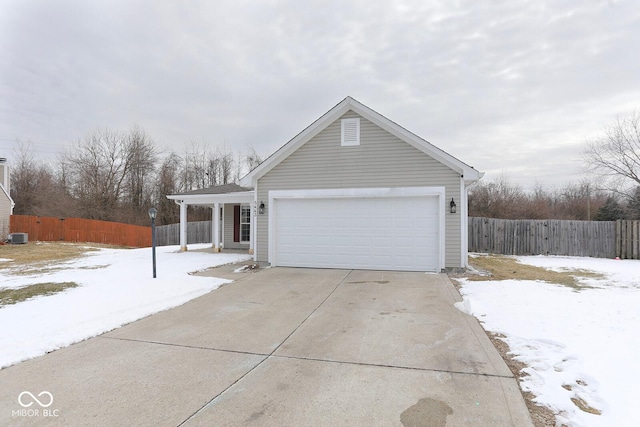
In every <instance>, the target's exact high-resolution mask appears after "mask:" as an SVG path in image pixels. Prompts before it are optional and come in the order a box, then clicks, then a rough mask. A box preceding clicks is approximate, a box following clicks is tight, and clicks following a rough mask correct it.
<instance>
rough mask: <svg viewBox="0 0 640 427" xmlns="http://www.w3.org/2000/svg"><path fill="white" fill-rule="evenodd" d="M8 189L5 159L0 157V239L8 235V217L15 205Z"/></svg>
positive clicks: (7, 169)
mask: <svg viewBox="0 0 640 427" xmlns="http://www.w3.org/2000/svg"><path fill="white" fill-rule="evenodd" d="M10 191H11V188H10V186H9V167H8V165H7V159H5V158H3V157H0V241H4V240H6V239H7V236H8V235H9V218H10V217H11V215H12V214H13V207H14V206H15V203H14V202H13V199H11V196H10V194H11V193H10Z"/></svg>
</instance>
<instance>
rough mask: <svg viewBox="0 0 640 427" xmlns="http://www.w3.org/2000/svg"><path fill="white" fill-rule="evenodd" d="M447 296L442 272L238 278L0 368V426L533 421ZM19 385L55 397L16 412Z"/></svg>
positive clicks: (477, 331)
mask: <svg viewBox="0 0 640 427" xmlns="http://www.w3.org/2000/svg"><path fill="white" fill-rule="evenodd" d="M225 271H226V272H228V271H229V270H228V269H227V270H225V269H221V270H219V271H214V272H212V273H211V274H212V275H219V276H221V275H225V274H228V273H226V272H225ZM458 300H459V296H458V294H457V292H456V291H455V289H454V288H453V286H452V285H451V283H450V281H449V279H448V278H447V276H446V275H443V274H424V273H404V272H376V271H347V270H315V269H293V268H272V269H266V270H263V271H260V272H257V273H251V274H245V275H242V277H241V278H240V279H239V280H237V281H236V282H234V283H232V284H230V285H226V286H224V287H222V288H220V289H218V290H216V291H214V292H211V293H209V294H207V295H205V296H202V297H200V298H198V299H195V300H193V301H191V302H189V303H187V304H184V305H182V306H180V307H177V308H175V309H172V310H167V311H165V312H161V313H158V314H156V315H153V316H150V317H147V318H145V319H142V320H140V321H137V322H134V323H132V324H130V325H127V326H125V327H123V328H120V329H117V330H114V331H112V332H109V333H107V334H104V335H102V336H99V337H96V338H93V339H89V340H87V341H84V342H81V343H78V344H75V345H72V346H70V347H67V348H64V349H61V350H59V351H56V352H53V353H51V354H48V355H46V356H43V357H40V358H37V359H33V360H30V361H27V362H24V363H21V364H18V365H16V366H13V367H10V368H7V369H4V370H1V371H0V384H1V387H0V425H97V426H102V425H105V426H106V425H109V426H118V425H122V426H124V425H127V426H130V425H138V426H156V427H158V426H189V427H192V426H244V425H256V426H324V425H326V426H405V427H407V426H445V425H446V426H527V425H532V424H531V420H530V417H529V413H528V411H527V409H526V406H525V404H524V401H523V399H522V397H521V395H520V392H519V390H518V387H517V384H516V380H515V379H514V378H513V376H512V375H511V372H510V371H509V369H508V368H507V366H506V365H505V364H504V362H503V361H502V359H501V358H500V356H499V354H498V353H497V352H496V350H495V349H494V348H493V346H492V345H491V343H490V341H489V340H488V338H487V337H486V335H485V333H484V331H483V330H482V328H481V327H480V325H479V324H478V323H477V322H476V320H475V319H474V318H472V317H470V316H468V315H465V314H463V313H461V312H460V311H458V310H457V309H456V308H455V307H453V304H454V303H455V302H456V301H458ZM23 391H30V392H31V393H32V394H33V395H35V396H36V397H37V396H38V393H40V392H42V391H48V392H49V393H51V396H52V397H53V403H52V404H51V405H50V406H48V407H47V408H43V407H41V406H40V405H38V403H37V402H35V401H34V400H31V399H30V396H28V395H27V396H23V398H26V400H24V399H23V402H24V401H31V402H33V405H32V406H31V407H30V408H23V407H21V406H20V405H19V404H18V396H19V395H20V393H21V392H23ZM39 399H40V401H43V402H42V403H43V404H46V403H48V395H43V396H40V397H39ZM29 409H31V410H32V411H36V410H37V411H38V413H37V414H36V413H34V412H31V413H29ZM20 411H22V412H20ZM25 411H26V412H25Z"/></svg>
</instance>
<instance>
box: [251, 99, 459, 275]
mask: <svg viewBox="0 0 640 427" xmlns="http://www.w3.org/2000/svg"><path fill="white" fill-rule="evenodd" d="M351 117H359V116H358V115H357V114H356V113H354V112H352V111H349V112H347V113H346V114H345V115H343V116H342V118H351ZM340 126H341V125H340V119H338V120H336V121H335V122H333V123H332V124H331V125H329V126H328V127H327V128H326V129H324V130H323V131H322V132H320V133H319V134H318V135H316V136H315V137H314V138H313V139H311V140H310V141H308V142H307V143H306V144H304V145H303V146H302V147H300V148H299V149H298V150H296V151H295V152H294V153H292V154H291V155H290V156H289V157H287V158H286V159H285V160H283V161H282V162H281V163H280V164H278V165H277V166H276V167H274V168H273V169H272V170H270V171H269V172H268V173H267V174H266V175H265V176H263V177H262V178H260V179H259V180H258V184H257V188H256V191H257V200H258V203H260V201H264V202H265V204H268V200H269V191H270V190H294V189H325V188H326V189H329V188H362V187H430V186H431V187H436V186H438V187H445V191H446V201H445V205H446V207H447V211H446V212H445V241H446V249H445V265H446V266H447V267H460V266H461V260H460V258H461V255H460V252H461V249H460V211H461V209H460V182H461V181H460V180H461V178H460V175H459V174H458V173H457V172H455V171H453V170H451V169H449V168H448V167H447V166H444V165H443V164H442V163H440V162H438V161H436V160H434V159H433V158H432V157H430V156H428V155H427V154H425V153H423V152H422V151H419V150H418V149H416V148H414V147H413V146H411V145H409V144H408V143H406V142H404V141H401V140H400V139H398V138H396V137H395V136H393V135H391V134H390V133H388V132H386V131H384V130H383V129H381V128H380V127H378V126H376V125H375V124H373V123H371V122H370V121H368V120H366V119H364V118H362V117H360V145H358V146H350V147H343V146H341V145H340ZM452 197H453V198H454V199H455V201H456V204H458V213H456V214H451V213H448V206H449V202H450V201H451V198H452ZM268 221H269V207H268V206H267V209H266V210H265V214H264V215H259V216H258V236H257V237H258V238H257V245H256V251H257V252H256V255H257V260H258V261H259V262H263V263H266V262H268V248H269V246H268V245H269V241H268V238H269V234H268Z"/></svg>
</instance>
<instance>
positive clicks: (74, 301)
mask: <svg viewBox="0 0 640 427" xmlns="http://www.w3.org/2000/svg"><path fill="white" fill-rule="evenodd" d="M208 246H210V244H209V245H207V244H203V245H190V247H192V248H193V249H199V248H205V247H208ZM156 256H157V263H156V264H157V278H156V279H154V278H153V277H152V262H151V248H141V249H106V248H103V249H100V250H98V251H95V252H89V253H87V256H85V257H82V258H78V259H75V260H73V261H69V262H65V263H63V264H62V267H63V269H51V270H49V271H47V272H42V273H38V274H34V275H29V276H12V275H11V274H10V272H8V271H0V283H1V285H0V288H5V289H6V288H20V287H24V286H28V285H31V284H35V283H41V282H43V281H46V282H55V283H60V282H75V283H77V284H78V285H79V286H78V287H77V288H71V289H67V290H65V291H64V292H61V293H58V294H55V295H50V296H42V297H36V298H33V299H30V300H27V301H23V302H20V303H17V304H13V305H6V306H3V307H2V308H0V349H1V350H0V368H3V367H6V366H9V365H12V364H15V363H17V362H20V361H22V360H26V359H30V358H33V357H36V356H40V355H42V354H45V353H47V352H49V351H52V350H56V349H58V348H61V347H65V346H68V345H70V344H73V343H75V342H78V341H82V340H84V339H86V338H89V337H92V336H95V335H98V334H101V333H104V332H107V331H110V330H112V329H115V328H117V327H120V326H122V325H124V324H126V323H130V322H133V321H135V320H138V319H140V318H142V317H145V316H148V315H150V314H153V313H156V312H158V311H162V310H166V309H168V308H171V307H175V306H178V305H181V304H184V303H185V302H187V301H189V300H191V299H193V298H197V297H199V296H201V295H203V294H205V293H207V292H210V291H212V290H214V289H216V288H218V287H219V286H220V285H222V284H224V283H228V282H230V281H229V280H224V279H218V278H212V277H201V276H193V275H190V274H189V273H190V272H193V271H198V270H203V269H206V268H210V267H215V266H218V265H223V264H229V263H234V262H239V261H244V260H247V259H250V256H249V255H243V254H227V253H218V254H211V253H206V252H197V251H188V252H180V251H179V247H178V246H161V247H158V248H156ZM53 267H56V268H58V267H60V264H59V265H56V266H53Z"/></svg>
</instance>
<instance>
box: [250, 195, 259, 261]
mask: <svg viewBox="0 0 640 427" xmlns="http://www.w3.org/2000/svg"><path fill="white" fill-rule="evenodd" d="M249 206H250V208H249V212H250V215H251V219H250V221H249V255H253V241H254V240H255V239H254V230H255V227H256V221H257V220H258V215H257V212H256V202H255V201H254V200H252V201H251V203H250V204H249Z"/></svg>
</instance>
